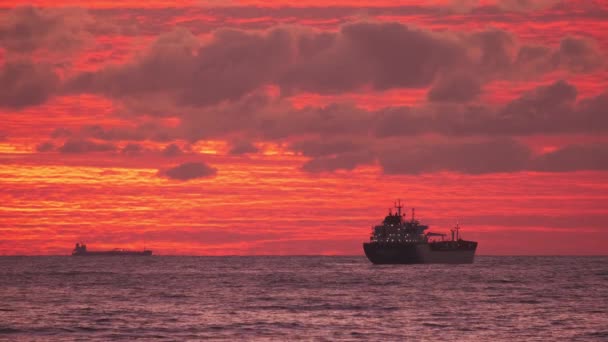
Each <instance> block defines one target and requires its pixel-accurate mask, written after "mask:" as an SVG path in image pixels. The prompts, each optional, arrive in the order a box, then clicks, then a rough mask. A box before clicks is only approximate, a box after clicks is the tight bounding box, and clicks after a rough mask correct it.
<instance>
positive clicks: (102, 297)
mask: <svg viewBox="0 0 608 342" xmlns="http://www.w3.org/2000/svg"><path fill="white" fill-rule="evenodd" d="M607 262H608V257H484V256H480V257H477V260H476V262H475V263H474V264H472V265H456V266H454V265H451V266H447V265H409V266H406V265H402V266H374V265H371V264H370V263H369V262H368V261H367V260H366V259H365V258H363V257H312V256H311V257H158V256H153V257H149V258H146V257H143V258H142V257H139V258H138V257H130V258H128V257H90V258H72V257H0V296H1V297H2V307H1V308H0V317H1V319H0V340H1V339H8V340H32V339H33V340H36V339H56V340H66V339H87V340H89V339H91V340H100V341H105V340H108V339H133V338H136V337H140V338H144V339H153V338H154V339H158V340H186V339H206V338H225V339H241V338H247V339H331V340H335V339H361V340H370V339H372V340H380V339H389V340H403V339H416V340H479V341H489V340H509V339H511V340H527V341H529V340H543V339H544V340H546V339H549V340H556V339H557V340H577V339H578V340H581V341H589V340H605V339H606V338H608V329H607V328H606V327H607V325H606V323H607V321H606V317H608V311H607V309H606V305H605V304H606V303H607V302H608V286H606V283H608V268H606V264H607Z"/></svg>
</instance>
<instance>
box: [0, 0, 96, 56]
mask: <svg viewBox="0 0 608 342" xmlns="http://www.w3.org/2000/svg"><path fill="white" fill-rule="evenodd" d="M91 20H92V19H91V17H89V15H88V13H87V12H86V11H84V10H82V9H78V8H37V7H32V6H17V7H14V8H12V9H11V10H9V11H8V12H6V13H5V14H4V15H3V16H2V17H1V18H0V46H1V47H2V48H4V49H6V50H7V51H9V52H12V53H32V52H34V51H36V50H38V49H46V50H49V53H52V54H57V53H71V52H73V51H74V50H75V49H78V48H80V47H81V46H83V45H84V44H85V43H86V42H87V41H88V40H90V39H92V36H91V35H90V34H89V33H88V29H87V26H88V25H90V24H91Z"/></svg>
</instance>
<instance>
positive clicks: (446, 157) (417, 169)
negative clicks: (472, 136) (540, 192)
mask: <svg viewBox="0 0 608 342" xmlns="http://www.w3.org/2000/svg"><path fill="white" fill-rule="evenodd" d="M530 155H531V153H530V150H529V148H528V147H526V146H525V145H523V144H520V143H517V142H515V141H513V140H508V139H497V140H490V141H482V142H473V143H456V142H454V143H439V144H414V145H410V146H407V147H406V148H399V149H391V148H389V149H387V150H385V151H382V152H380V153H379V155H378V159H379V162H380V165H381V166H382V169H383V170H384V172H385V173H389V174H420V173H429V172H441V171H455V172H460V173H470V174H482V173H494V172H513V171H519V170H522V169H525V168H526V166H527V163H528V162H529V159H530Z"/></svg>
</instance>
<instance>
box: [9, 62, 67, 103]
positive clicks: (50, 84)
mask: <svg viewBox="0 0 608 342" xmlns="http://www.w3.org/2000/svg"><path fill="white" fill-rule="evenodd" d="M58 85H59V77H58V76H57V74H56V73H55V72H54V71H53V69H52V68H51V67H50V66H48V65H45V64H37V63H34V62H31V61H25V60H24V61H8V62H6V63H5V64H4V66H3V67H2V69H0V89H2V91H0V107H7V108H13V109H21V108H25V107H28V106H35V105H39V104H42V103H44V102H46V100H47V99H48V98H49V97H50V96H51V95H52V94H53V93H54V92H55V91H56V89H57V87H58Z"/></svg>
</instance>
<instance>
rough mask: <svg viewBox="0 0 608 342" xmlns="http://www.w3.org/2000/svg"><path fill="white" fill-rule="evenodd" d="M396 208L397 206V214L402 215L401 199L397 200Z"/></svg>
mask: <svg viewBox="0 0 608 342" xmlns="http://www.w3.org/2000/svg"><path fill="white" fill-rule="evenodd" d="M395 208H397V215H399V216H401V208H403V206H402V205H401V199H398V200H397V202H395Z"/></svg>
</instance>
